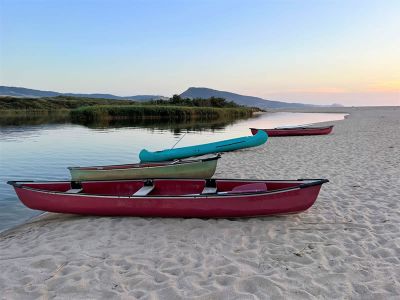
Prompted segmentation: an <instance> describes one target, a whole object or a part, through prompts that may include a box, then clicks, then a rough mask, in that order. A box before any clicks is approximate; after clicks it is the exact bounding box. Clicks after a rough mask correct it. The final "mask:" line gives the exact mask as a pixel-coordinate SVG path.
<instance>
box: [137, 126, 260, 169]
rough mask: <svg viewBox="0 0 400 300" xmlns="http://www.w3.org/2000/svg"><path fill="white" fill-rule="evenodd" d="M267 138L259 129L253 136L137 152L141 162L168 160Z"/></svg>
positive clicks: (221, 150) (246, 144)
mask: <svg viewBox="0 0 400 300" xmlns="http://www.w3.org/2000/svg"><path fill="white" fill-rule="evenodd" d="M267 139H268V134H267V133H266V132H265V131H263V130H259V131H258V133H257V134H255V135H254V136H245V137H240V138H235V139H230V140H225V141H219V142H214V143H209V144H203V145H196V146H189V147H182V148H175V149H166V150H161V151H155V152H150V151H147V150H146V149H143V150H142V151H140V153H139V158H140V161H141V162H159V161H168V160H174V159H181V158H187V157H192V156H200V155H204V154H210V153H219V152H228V151H234V150H238V149H243V148H249V147H256V146H259V145H262V144H264V143H265V142H266V141H267Z"/></svg>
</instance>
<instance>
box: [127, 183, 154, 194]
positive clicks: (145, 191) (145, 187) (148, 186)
mask: <svg viewBox="0 0 400 300" xmlns="http://www.w3.org/2000/svg"><path fill="white" fill-rule="evenodd" d="M152 190H154V184H153V182H152V181H151V180H148V181H146V182H145V183H144V185H143V186H142V187H141V188H140V189H139V190H137V191H136V192H135V193H133V194H132V196H147V195H148V194H150V192H151V191H152Z"/></svg>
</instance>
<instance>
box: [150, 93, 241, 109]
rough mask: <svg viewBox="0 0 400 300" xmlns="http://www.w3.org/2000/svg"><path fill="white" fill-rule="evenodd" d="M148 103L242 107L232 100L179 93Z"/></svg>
mask: <svg viewBox="0 0 400 300" xmlns="http://www.w3.org/2000/svg"><path fill="white" fill-rule="evenodd" d="M146 104H148V105H174V106H195V107H219V108H227V107H230V108H238V107H244V106H240V105H238V104H236V103H235V102H233V101H227V100H226V99H224V98H216V97H211V98H208V99H201V98H194V99H190V98H182V97H181V96H179V95H173V96H172V98H170V99H169V100H152V101H148V102H147V103H146Z"/></svg>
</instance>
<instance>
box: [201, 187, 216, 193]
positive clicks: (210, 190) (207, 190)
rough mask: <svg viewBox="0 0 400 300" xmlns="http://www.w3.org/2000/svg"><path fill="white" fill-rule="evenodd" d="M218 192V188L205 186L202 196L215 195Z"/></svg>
mask: <svg viewBox="0 0 400 300" xmlns="http://www.w3.org/2000/svg"><path fill="white" fill-rule="evenodd" d="M216 192H217V188H216V187H208V186H205V187H204V189H203V191H202V192H201V194H202V195H203V194H215V193H216Z"/></svg>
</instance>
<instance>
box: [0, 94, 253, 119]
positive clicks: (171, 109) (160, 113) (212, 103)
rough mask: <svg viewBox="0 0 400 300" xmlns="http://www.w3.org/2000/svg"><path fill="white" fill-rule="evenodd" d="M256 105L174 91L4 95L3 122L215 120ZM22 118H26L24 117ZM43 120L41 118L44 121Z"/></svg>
mask: <svg viewBox="0 0 400 300" xmlns="http://www.w3.org/2000/svg"><path fill="white" fill-rule="evenodd" d="M258 110H259V109H256V108H249V107H244V106H240V105H237V104H236V103H234V102H231V101H226V100H225V99H223V98H214V97H211V98H209V99H189V98H181V97H180V96H178V95H174V96H173V97H172V98H171V99H169V100H152V101H148V102H135V101H131V100H111V99H97V98H82V97H70V96H57V97H48V98H16V97H0V124H3V125H4V124H7V125H9V124H19V123H20V121H19V119H21V120H22V119H26V120H30V121H31V122H36V121H34V120H33V119H35V120H37V122H39V120H43V118H46V117H49V118H51V117H52V116H55V115H56V116H57V118H58V119H60V115H61V116H62V117H61V119H62V120H65V119H67V118H69V119H70V120H72V121H73V122H75V123H86V124H87V123H93V122H99V121H100V122H102V123H105V122H110V121H115V120H132V121H140V120H150V119H152V120H164V121H166V120H170V121H173V122H176V121H184V120H186V121H187V120H197V121H202V122H206V121H211V120H219V119H220V120H222V119H224V120H233V119H237V118H245V117H251V115H252V113H253V112H254V111H258ZM21 122H22V121H21ZM40 122H41V121H40Z"/></svg>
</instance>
